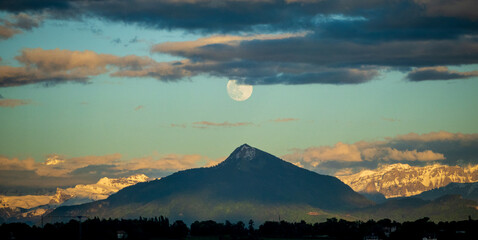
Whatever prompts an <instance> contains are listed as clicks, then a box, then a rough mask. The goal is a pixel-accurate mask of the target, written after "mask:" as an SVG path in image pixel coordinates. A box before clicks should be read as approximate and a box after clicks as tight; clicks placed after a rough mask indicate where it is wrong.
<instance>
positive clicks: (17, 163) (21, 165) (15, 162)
mask: <svg viewBox="0 0 478 240" xmlns="http://www.w3.org/2000/svg"><path fill="white" fill-rule="evenodd" d="M34 168H35V160H34V159H33V158H27V159H23V160H20V159H18V158H11V159H10V158H7V157H4V156H0V170H32V169H34Z"/></svg>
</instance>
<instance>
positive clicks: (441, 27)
mask: <svg viewBox="0 0 478 240" xmlns="http://www.w3.org/2000/svg"><path fill="white" fill-rule="evenodd" d="M476 10H477V9H476V4H475V2H474V1H472V0H437V1H429V0H407V1H405V0H401V1H376V0H364V1H355V0H354V1H353V0H333V1H332V0H322V1H314V0H284V1H279V0H278V1H272V0H255V1H252V0H226V1H224V0H221V1H215V0H213V1H205V0H164V1H152V0H141V1H140V0H128V1H83V0H76V1H64V0H61V1H60V0H48V1H41V3H40V2H38V1H33V0H16V1H9V0H7V1H2V2H1V3H0V58H1V59H0V136H1V138H2V140H1V141H0V180H1V181H0V182H1V184H0V189H9V188H17V189H18V188H25V189H27V188H35V187H38V188H39V187H56V186H69V185H73V184H78V183H91V182H95V181H97V180H98V179H99V178H100V177H102V176H112V177H116V176H127V175H131V174H134V173H146V174H147V175H148V176H151V177H160V176H164V175H166V174H169V173H171V172H174V171H177V170H181V169H186V168H191V167H202V166H211V165H214V164H216V163H218V162H220V161H222V160H224V159H225V158H226V157H227V156H228V154H230V153H231V152H232V151H233V150H234V149H235V148H236V147H238V146H239V145H241V144H243V143H248V144H249V145H251V146H254V147H256V148H259V149H262V150H264V151H267V152H269V153H271V154H274V155H276V156H279V157H282V158H284V159H285V160H288V161H291V162H293V163H295V164H297V165H300V166H303V167H306V168H308V169H311V170H314V171H317V172H319V173H324V174H332V175H333V174H336V173H338V172H343V171H352V172H354V171H359V170H361V169H373V168H376V167H378V166H379V165H380V164H390V163H397V162H403V163H408V164H412V165H424V164H434V163H440V164H449V165H457V164H459V165H466V164H473V165H474V164H477V163H478V124H477V122H478V111H477V109H478V94H476V92H477V90H478V11H476ZM229 80H236V81H237V82H238V83H240V84H244V85H251V86H253V92H252V95H251V97H250V98H249V99H247V100H245V101H235V100H233V99H231V97H229V95H228V92H227V89H226V86H227V83H228V81H229Z"/></svg>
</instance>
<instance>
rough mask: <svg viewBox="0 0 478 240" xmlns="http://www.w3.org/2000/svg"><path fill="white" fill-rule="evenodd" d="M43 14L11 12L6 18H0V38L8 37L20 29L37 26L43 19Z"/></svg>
mask: <svg viewBox="0 0 478 240" xmlns="http://www.w3.org/2000/svg"><path fill="white" fill-rule="evenodd" d="M43 18H44V16H43V15H38V14H26V13H17V14H11V15H9V16H8V17H7V19H3V18H0V39H8V38H11V37H13V36H14V35H16V34H19V33H22V32H23V31H22V30H27V31H29V30H32V29H33V28H37V27H39V26H40V24H41V23H42V21H43Z"/></svg>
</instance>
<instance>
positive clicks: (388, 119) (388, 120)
mask: <svg viewBox="0 0 478 240" xmlns="http://www.w3.org/2000/svg"><path fill="white" fill-rule="evenodd" d="M382 120H384V121H387V122H399V121H400V120H398V119H395V118H386V117H383V118H382Z"/></svg>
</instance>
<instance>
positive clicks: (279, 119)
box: [271, 118, 299, 122]
mask: <svg viewBox="0 0 478 240" xmlns="http://www.w3.org/2000/svg"><path fill="white" fill-rule="evenodd" d="M271 121H272V122H292V121H299V119H298V118H276V119H274V120H271Z"/></svg>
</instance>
